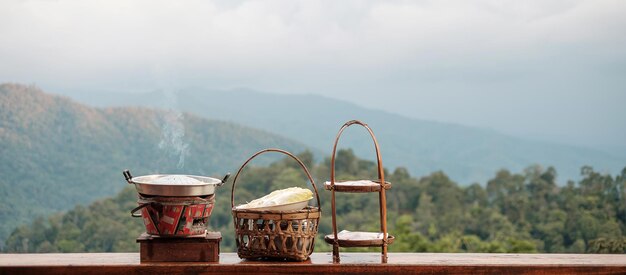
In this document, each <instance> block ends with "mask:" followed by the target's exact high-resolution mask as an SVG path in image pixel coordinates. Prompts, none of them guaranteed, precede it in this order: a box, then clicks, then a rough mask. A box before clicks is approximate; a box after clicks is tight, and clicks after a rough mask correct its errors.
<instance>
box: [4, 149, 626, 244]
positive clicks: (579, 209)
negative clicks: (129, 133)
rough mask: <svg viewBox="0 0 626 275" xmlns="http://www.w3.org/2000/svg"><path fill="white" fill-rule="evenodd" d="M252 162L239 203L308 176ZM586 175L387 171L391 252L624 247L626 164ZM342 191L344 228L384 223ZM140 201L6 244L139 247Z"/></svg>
mask: <svg viewBox="0 0 626 275" xmlns="http://www.w3.org/2000/svg"><path fill="white" fill-rule="evenodd" d="M300 158H301V159H302V160H303V161H304V162H305V163H306V164H307V166H309V167H310V168H311V171H312V173H313V175H314V177H315V178H316V182H317V185H318V188H319V190H320V195H321V200H322V210H323V212H322V219H321V225H320V232H319V234H318V240H317V242H316V251H329V250H330V248H331V247H330V246H329V245H327V244H325V243H324V242H323V239H322V238H323V237H322V236H323V235H325V234H329V233H331V225H330V224H331V218H330V212H329V211H330V200H329V197H330V192H328V191H325V190H323V188H322V186H321V184H322V181H324V180H326V179H327V178H328V175H329V162H330V161H329V160H328V159H325V160H324V161H322V162H321V163H320V164H318V165H314V164H313V163H314V162H313V160H312V158H313V157H312V154H311V153H310V152H305V153H303V154H300ZM243 159H245V158H243ZM243 159H242V160H243ZM248 168H249V169H248ZM246 169H247V170H245V172H244V174H243V177H242V178H241V181H239V182H238V183H237V189H236V194H235V195H236V196H235V200H236V203H242V202H244V201H249V200H251V199H253V198H256V197H260V196H262V195H264V194H267V193H268V192H269V191H271V190H274V189H279V188H285V187H291V186H301V187H303V186H304V185H306V182H307V181H306V180H305V178H304V175H303V173H302V172H301V171H300V168H299V167H298V166H297V164H296V163H295V162H293V160H291V159H283V160H280V161H277V162H275V163H272V164H271V165H270V166H268V167H265V166H249V167H247V168H246ZM337 171H338V179H349V178H352V179H356V178H372V177H375V176H376V169H375V164H374V163H373V162H370V161H364V160H361V159H358V158H356V157H355V156H354V154H353V152H352V151H351V150H341V151H339V152H338V159H337ZM581 172H582V176H583V179H582V180H580V181H578V182H573V181H570V182H568V183H567V185H565V186H557V184H556V182H555V178H556V175H557V171H556V170H554V169H553V168H541V167H539V166H531V167H528V168H527V169H526V170H524V172H523V173H519V174H518V173H511V172H509V171H506V170H501V171H499V172H498V173H497V174H496V175H495V176H494V177H492V179H490V180H489V181H488V182H486V183H485V184H484V186H483V185H479V184H474V185H471V186H466V187H461V186H459V185H458V184H457V183H455V182H453V181H451V180H450V179H449V178H448V176H446V174H445V173H444V172H436V173H432V174H430V175H427V176H424V177H421V178H414V177H411V175H410V174H409V173H408V172H407V170H406V169H404V168H398V169H395V170H394V171H393V172H391V173H390V171H387V179H388V180H389V181H390V182H391V183H392V188H391V190H390V191H389V192H388V223H389V230H390V233H391V234H392V235H395V236H396V241H395V243H394V244H392V245H391V246H390V251H413V252H423V251H430V252H512V253H521V252H548V253H564V252H565V253H570V252H571V253H626V168H624V169H623V170H622V171H621V173H620V174H618V175H616V176H612V175H607V174H602V173H598V172H596V171H594V170H593V169H592V168H591V167H583V168H582V169H581ZM230 184H232V183H229V184H228V185H227V186H226V187H227V188H223V189H220V190H219V191H218V192H217V202H216V207H215V209H214V212H213V215H212V216H211V220H210V223H211V225H210V228H211V229H212V230H218V231H220V232H221V233H222V235H223V237H224V238H223V241H222V245H221V249H222V251H233V250H234V249H235V246H234V241H233V236H234V232H233V224H232V222H233V221H232V216H231V211H230V188H231V187H232V186H231V185H230ZM337 196H338V197H337V202H338V206H337V217H338V218H339V220H338V225H339V228H342V229H348V230H358V229H360V230H377V228H378V226H379V224H378V216H377V215H370V214H369V213H378V211H377V210H375V209H377V203H378V197H377V196H376V194H375V193H373V194H358V195H355V194H345V193H340V194H338V195H337ZM135 206H136V192H135V191H134V190H133V189H131V188H127V189H124V191H122V192H121V193H120V194H118V195H117V196H116V197H114V198H110V199H105V200H102V201H98V202H96V203H94V204H91V205H90V206H88V207H84V206H77V207H75V208H74V209H73V210H71V211H69V212H67V213H65V214H57V215H53V216H51V217H50V218H48V219H41V218H40V219H37V220H35V222H33V223H32V224H29V225H26V226H22V227H20V228H18V229H17V230H16V231H14V232H13V234H11V236H10V238H9V239H8V240H7V247H6V251H9V252H82V251H89V252H96V251H102V252H104V251H107V252H109V251H137V249H138V245H137V244H136V243H135V238H136V237H137V236H138V235H139V233H140V232H142V231H143V230H144V229H143V224H142V223H141V219H138V218H135V219H133V218H131V217H130V214H129V210H130V209H132V208H133V207H135ZM374 250H375V249H374Z"/></svg>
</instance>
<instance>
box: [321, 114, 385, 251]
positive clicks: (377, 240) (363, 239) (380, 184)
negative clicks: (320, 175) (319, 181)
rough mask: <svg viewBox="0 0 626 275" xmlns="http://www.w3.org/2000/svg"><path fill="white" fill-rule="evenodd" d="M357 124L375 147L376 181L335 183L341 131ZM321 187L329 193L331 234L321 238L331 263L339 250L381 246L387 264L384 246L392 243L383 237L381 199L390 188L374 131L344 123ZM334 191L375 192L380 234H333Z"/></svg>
mask: <svg viewBox="0 0 626 275" xmlns="http://www.w3.org/2000/svg"><path fill="white" fill-rule="evenodd" d="M355 124H357V125H361V126H363V127H365V129H367V131H368V132H369V134H370V136H371V137H372V140H373V141H374V146H375V147H376V159H377V162H378V180H351V181H336V180H335V157H336V153H337V144H338V143H339V138H340V137H341V134H342V133H343V131H344V130H345V129H346V128H348V127H350V126H351V125H355ZM324 188H325V189H327V190H330V191H331V192H332V193H331V194H332V195H331V203H332V204H331V205H332V219H333V234H331V235H327V236H325V237H324V240H325V241H326V243H328V244H331V245H333V262H334V263H339V261H340V259H339V247H381V249H382V255H381V261H382V263H387V246H388V245H389V244H391V243H393V240H394V237H393V236H390V235H388V234H387V203H386V199H385V190H387V189H389V188H391V183H389V182H386V181H385V173H384V171H383V161H382V158H381V155H380V149H379V147H378V142H377V141H376V137H375V136H374V132H372V129H370V127H369V126H367V124H365V123H363V122H361V121H358V120H351V121H348V122H346V123H345V124H344V125H343V126H342V127H341V129H340V130H339V133H337V137H336V138H335V144H334V145H333V155H332V158H331V160H330V181H327V182H326V183H325V184H324ZM335 192H349V193H370V192H378V195H379V196H378V197H379V201H380V205H379V211H380V230H381V232H339V233H338V232H337V215H336V214H337V211H336V205H335Z"/></svg>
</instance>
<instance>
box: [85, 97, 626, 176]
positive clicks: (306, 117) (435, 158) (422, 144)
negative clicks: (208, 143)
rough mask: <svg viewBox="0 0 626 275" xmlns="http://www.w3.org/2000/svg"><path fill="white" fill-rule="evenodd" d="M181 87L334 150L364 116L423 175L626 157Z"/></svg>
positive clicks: (230, 116)
mask: <svg viewBox="0 0 626 275" xmlns="http://www.w3.org/2000/svg"><path fill="white" fill-rule="evenodd" d="M176 95H177V96H176V98H177V100H178V106H179V107H180V108H181V109H182V110H185V111H187V112H191V113H195V114H197V115H200V116H203V117H210V118H218V119H223V120H230V121H234V122H236V123H240V124H243V125H248V126H253V127H255V128H260V129H264V130H266V131H269V132H273V133H277V134H280V135H283V136H286V137H289V138H292V139H295V140H298V141H301V142H303V143H305V144H308V145H310V146H313V147H316V148H320V149H321V150H322V152H324V153H325V154H326V155H328V154H330V153H331V149H332V143H333V140H334V137H335V134H336V133H337V131H338V130H339V127H340V126H341V125H342V124H343V123H344V122H345V121H347V120H350V119H361V120H363V121H365V122H366V123H368V124H369V125H370V126H371V127H372V128H373V130H374V132H375V134H376V135H377V137H378V140H379V142H380V145H381V151H382V153H383V162H384V164H385V166H386V167H388V168H393V167H398V166H404V167H407V168H408V169H409V171H410V172H411V174H412V175H416V176H418V177H419V176H421V175H426V174H428V173H431V172H433V171H438V170H442V171H444V172H445V173H446V174H447V175H449V176H450V177H451V178H452V179H454V180H456V181H458V182H459V183H460V184H461V185H465V184H470V183H473V182H480V183H485V181H486V180H487V179H489V178H491V177H492V176H493V175H495V173H496V171H497V170H499V169H501V168H506V169H509V170H511V171H518V172H519V171H522V170H523V169H525V168H526V167H528V166H530V165H534V164H539V165H542V166H554V167H555V168H556V170H557V171H559V173H560V174H559V178H558V180H559V182H560V183H561V184H563V183H565V182H566V181H567V180H568V179H578V178H580V176H579V175H580V168H581V167H582V166H583V165H590V166H593V167H594V168H595V170H596V171H602V172H607V173H612V174H615V173H619V171H621V169H622V168H623V167H624V165H626V157H624V156H615V155H612V154H609V153H606V152H604V151H600V150H595V149H589V148H584V147H576V146H569V145H563V144H556V143H549V142H540V141H532V140H526V139H521V138H516V137H512V136H508V135H504V134H500V133H498V132H496V131H492V130H486V129H481V128H475V127H468V126H462V125H456V124H450V123H440V122H433V121H426V120H418V119H411V118H407V117H403V116H400V115H396V114H392V113H388V112H384V111H380V110H373V109H368V108H363V107H360V106H357V105H354V104H352V103H348V102H344V101H339V100H335V99H330V98H326V97H321V96H315V95H280V94H271V93H262V92H258V91H254V90H250V89H235V90H210V89H204V88H190V89H185V90H182V91H179V92H177V93H176ZM75 97H76V98H77V99H78V100H81V101H83V102H86V103H89V104H96V105H100V106H153V107H155V106H156V107H158V106H160V104H161V102H162V100H161V98H162V97H163V93H161V92H152V93H135V94H123V93H120V94H117V95H111V94H106V95H103V94H98V93H84V94H76V96H75ZM441 108H446V106H441ZM351 131H354V132H353V133H352V132H351ZM341 145H345V146H348V145H349V146H350V147H353V148H354V149H355V152H356V153H357V155H358V156H359V157H362V158H366V159H374V157H373V154H374V153H373V149H372V148H373V147H372V145H371V140H370V139H369V138H368V137H367V135H366V133H365V132H362V131H360V130H359V131H357V130H351V129H350V130H349V131H348V132H346V134H345V139H342V141H341V144H340V146H341ZM318 159H321V158H319V157H318Z"/></svg>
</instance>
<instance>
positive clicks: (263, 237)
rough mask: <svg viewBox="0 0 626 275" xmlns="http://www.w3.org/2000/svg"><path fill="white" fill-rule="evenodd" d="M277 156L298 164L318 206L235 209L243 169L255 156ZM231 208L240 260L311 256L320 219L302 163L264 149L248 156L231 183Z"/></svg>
mask: <svg viewBox="0 0 626 275" xmlns="http://www.w3.org/2000/svg"><path fill="white" fill-rule="evenodd" d="M267 152H278V153H282V154H285V155H288V156H289V157H291V158H292V159H294V160H295V161H297V162H298V164H299V165H300V167H302V169H303V170H304V172H305V174H306V175H307V177H308V178H309V181H310V182H311V185H312V186H313V190H314V191H315V198H316V199H317V206H316V207H312V206H307V207H306V208H304V209H302V210H295V211H273V210H263V211H259V210H253V209H236V208H235V187H236V186H237V179H238V178H239V175H240V173H241V171H242V170H243V168H244V167H245V166H246V165H247V164H248V163H249V162H250V161H251V160H252V159H253V158H255V157H256V156H258V155H260V154H263V153H267ZM232 188H233V190H232V193H231V198H230V202H231V207H232V211H233V219H234V225H235V242H236V244H237V255H239V257H240V258H243V259H258V260H262V259H286V260H296V261H305V260H306V259H308V258H309V256H310V255H311V253H313V248H314V247H315V236H316V235H317V231H318V228H319V220H320V216H321V210H320V197H319V194H318V193H317V187H316V186H315V182H314V181H313V178H312V177H311V174H310V173H309V170H308V169H307V168H306V166H305V165H304V163H302V161H300V159H298V158H297V157H296V156H294V155H293V154H291V153H289V152H287V151H284V150H281V149H273V148H270V149H265V150H261V151H259V152H257V153H256V154H254V155H253V156H251V157H250V158H249V159H248V160H246V162H244V164H243V165H241V167H240V168H239V171H237V174H236V175H235V179H234V180H233V187H232Z"/></svg>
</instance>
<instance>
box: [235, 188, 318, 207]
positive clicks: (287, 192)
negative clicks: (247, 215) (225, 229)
mask: <svg viewBox="0 0 626 275" xmlns="http://www.w3.org/2000/svg"><path fill="white" fill-rule="evenodd" d="M312 198H313V192H311V190H309V189H304V188H300V187H291V188H287V189H281V190H276V191H273V192H272V193H269V194H268V195H265V196H263V197H261V198H258V199H256V200H253V201H251V202H249V203H247V204H243V205H240V206H238V207H237V208H258V207H267V206H274V205H283V204H289V203H294V202H301V201H307V200H310V199H312Z"/></svg>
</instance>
